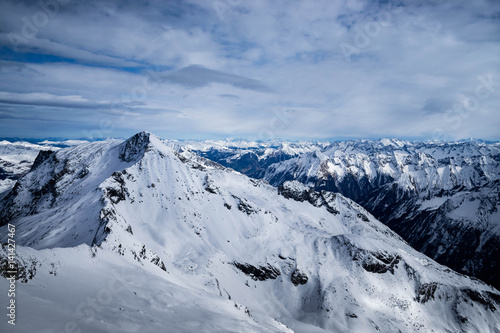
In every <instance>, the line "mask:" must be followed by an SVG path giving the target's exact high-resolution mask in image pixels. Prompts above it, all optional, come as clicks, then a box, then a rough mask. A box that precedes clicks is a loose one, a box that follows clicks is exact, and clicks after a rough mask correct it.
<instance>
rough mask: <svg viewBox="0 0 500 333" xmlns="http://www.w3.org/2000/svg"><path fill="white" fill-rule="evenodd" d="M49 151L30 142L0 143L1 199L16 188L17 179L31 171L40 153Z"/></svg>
mask: <svg viewBox="0 0 500 333" xmlns="http://www.w3.org/2000/svg"><path fill="white" fill-rule="evenodd" d="M48 149H50V148H49V147H45V146H41V145H37V144H32V143H29V142H22V141H19V142H13V143H12V142H9V141H5V140H4V141H0V197H1V196H2V193H3V192H5V191H7V190H9V189H11V188H12V187H13V186H14V184H15V183H16V179H18V178H19V177H21V176H22V175H24V174H26V173H27V172H28V171H29V169H30V168H31V165H32V164H33V162H34V161H35V158H36V156H37V155H38V152H39V151H40V150H48ZM56 149H57V148H56Z"/></svg>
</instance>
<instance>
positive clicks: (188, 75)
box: [165, 65, 272, 92]
mask: <svg viewBox="0 0 500 333" xmlns="http://www.w3.org/2000/svg"><path fill="white" fill-rule="evenodd" d="M165 80H166V81H169V82H172V83H176V84H180V85H182V86H184V87H187V88H200V87H205V86H208V85H209V84H211V83H222V84H228V85H231V86H233V87H236V88H240V89H247V90H254V91H260V92H272V89H271V88H269V87H267V86H266V85H265V84H263V83H262V82H259V81H257V80H253V79H250V78H246V77H242V76H239V75H235V74H230V73H225V72H222V71H217V70H213V69H209V68H205V67H203V66H199V65H191V66H188V67H184V68H181V69H179V70H178V71H175V72H173V73H171V74H169V75H166V76H165Z"/></svg>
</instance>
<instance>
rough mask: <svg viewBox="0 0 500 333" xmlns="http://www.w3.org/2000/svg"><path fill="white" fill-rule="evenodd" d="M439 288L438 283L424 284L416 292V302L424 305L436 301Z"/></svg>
mask: <svg viewBox="0 0 500 333" xmlns="http://www.w3.org/2000/svg"><path fill="white" fill-rule="evenodd" d="M437 287H438V283H436V282H431V283H424V284H422V285H421V286H420V287H418V289H417V291H416V294H417V296H416V297H415V301H417V302H419V303H422V304H424V303H426V302H428V301H430V300H431V299H434V294H435V292H436V289H437Z"/></svg>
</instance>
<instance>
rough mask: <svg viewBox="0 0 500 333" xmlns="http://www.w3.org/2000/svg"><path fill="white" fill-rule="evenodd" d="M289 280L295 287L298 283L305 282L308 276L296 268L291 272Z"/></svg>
mask: <svg viewBox="0 0 500 333" xmlns="http://www.w3.org/2000/svg"><path fill="white" fill-rule="evenodd" d="M291 280H292V283H293V285H294V286H295V287H297V286H298V285H302V284H306V283H307V280H309V278H308V277H307V275H306V274H305V273H302V272H301V271H300V270H298V269H296V270H294V271H293V273H292V277H291Z"/></svg>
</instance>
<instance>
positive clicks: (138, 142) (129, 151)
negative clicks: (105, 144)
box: [119, 132, 150, 162]
mask: <svg viewBox="0 0 500 333" xmlns="http://www.w3.org/2000/svg"><path fill="white" fill-rule="evenodd" d="M149 136H150V134H149V133H147V132H140V133H137V134H136V135H134V136H133V137H131V138H129V139H128V140H127V141H125V142H124V143H123V144H122V145H121V147H120V153H119V157H120V159H121V160H122V161H125V162H133V161H137V160H138V159H139V158H141V157H142V156H143V155H144V152H146V150H147V147H148V145H149Z"/></svg>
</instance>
